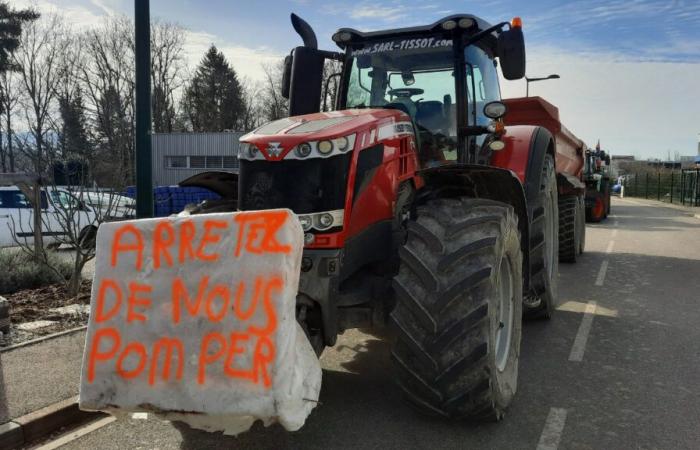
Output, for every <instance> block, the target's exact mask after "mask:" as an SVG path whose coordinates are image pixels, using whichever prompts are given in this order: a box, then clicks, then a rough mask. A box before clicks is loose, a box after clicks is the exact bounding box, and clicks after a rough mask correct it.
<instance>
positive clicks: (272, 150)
mask: <svg viewBox="0 0 700 450" xmlns="http://www.w3.org/2000/svg"><path fill="white" fill-rule="evenodd" d="M282 150H283V148H282V147H281V146H280V143H279V142H270V143H269V144H267V154H268V155H270V156H272V157H273V158H277V157H278V156H279V155H280V153H282Z"/></svg>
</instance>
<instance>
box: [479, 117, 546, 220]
mask: <svg viewBox="0 0 700 450" xmlns="http://www.w3.org/2000/svg"><path fill="white" fill-rule="evenodd" d="M502 140H503V142H504V143H505V144H506V146H505V148H504V149H503V150H501V151H498V152H494V155H493V157H492V158H491V164H492V165H494V166H496V167H501V168H503V169H508V170H512V171H513V172H515V174H516V175H517V176H518V179H520V182H521V183H522V184H523V187H524V189H525V198H526V200H527V207H528V217H529V219H530V220H531V219H532V209H531V208H530V205H534V204H536V200H537V197H538V196H539V195H540V183H541V177H542V166H543V164H544V156H545V155H546V154H547V153H550V154H551V155H552V157H553V158H556V155H555V151H554V138H553V137H552V134H551V133H550V132H549V131H548V130H547V129H546V128H544V127H537V126H529V125H514V126H509V127H508V128H507V132H506V135H505V136H503V139H502ZM555 163H556V160H555Z"/></svg>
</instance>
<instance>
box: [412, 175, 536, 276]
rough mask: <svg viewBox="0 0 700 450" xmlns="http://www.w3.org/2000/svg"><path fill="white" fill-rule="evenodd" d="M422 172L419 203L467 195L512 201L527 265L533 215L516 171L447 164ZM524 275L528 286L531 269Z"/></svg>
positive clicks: (508, 202) (524, 260)
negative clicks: (531, 215)
mask: <svg viewBox="0 0 700 450" xmlns="http://www.w3.org/2000/svg"><path fill="white" fill-rule="evenodd" d="M419 175H420V176H421V177H422V178H423V180H424V181H425V187H424V188H423V189H421V190H420V191H419V192H418V195H417V199H416V200H417V203H423V202H426V201H428V200H431V199H435V198H446V197H450V198H452V197H458V196H468V197H472V198H486V199H490V200H496V201H499V202H503V203H506V204H509V205H512V206H513V209H514V210H515V213H516V214H517V216H518V229H519V231H520V236H521V247H522V250H523V263H524V266H523V267H528V261H529V260H528V255H529V247H528V245H527V243H528V241H529V224H530V219H529V216H528V210H527V201H526V196H525V191H524V190H523V185H522V183H521V182H520V180H519V179H518V176H517V174H514V173H513V172H512V171H511V170H507V169H502V168H500V167H492V166H484V165H477V164H448V165H443V166H438V167H432V168H429V169H424V170H421V171H420V172H419ZM523 277H524V278H525V286H529V271H523Z"/></svg>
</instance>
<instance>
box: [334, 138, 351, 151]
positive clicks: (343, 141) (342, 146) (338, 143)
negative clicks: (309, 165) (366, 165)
mask: <svg viewBox="0 0 700 450" xmlns="http://www.w3.org/2000/svg"><path fill="white" fill-rule="evenodd" d="M332 142H333V145H334V146H335V148H337V149H338V150H340V151H341V152H345V151H347V150H348V148H350V141H348V138H346V137H345V136H343V137H339V138H336V139H333V141H332Z"/></svg>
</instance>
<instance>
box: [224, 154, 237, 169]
mask: <svg viewBox="0 0 700 450" xmlns="http://www.w3.org/2000/svg"><path fill="white" fill-rule="evenodd" d="M223 160H224V169H235V168H236V167H238V158H237V157H235V156H224V157H223Z"/></svg>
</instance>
